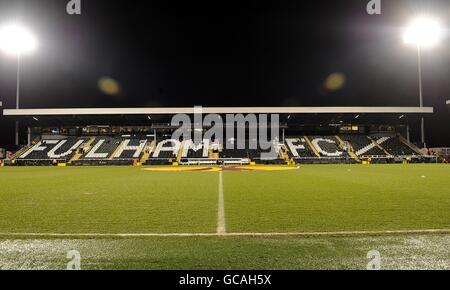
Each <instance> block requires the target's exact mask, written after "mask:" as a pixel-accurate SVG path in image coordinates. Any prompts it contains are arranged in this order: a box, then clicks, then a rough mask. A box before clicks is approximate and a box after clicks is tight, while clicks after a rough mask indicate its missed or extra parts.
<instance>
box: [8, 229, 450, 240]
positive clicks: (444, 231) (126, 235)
mask: <svg viewBox="0 0 450 290" xmlns="http://www.w3.org/2000/svg"><path fill="white" fill-rule="evenodd" d="M405 234H450V229H424V230H391V231H340V232H290V233H289V232H287V233H222V234H219V233H122V234H111V233H72V234H70V233H66V234H63V233H0V238H2V237H53V238H68V237H86V238H88V237H92V238H95V237H111V238H132V237H218V236H227V237H228V236H229V237H241V236H242V237H245V236H248V237H259V236H262V237H265V236H267V237H270V236H299V237H320V236H378V235H405Z"/></svg>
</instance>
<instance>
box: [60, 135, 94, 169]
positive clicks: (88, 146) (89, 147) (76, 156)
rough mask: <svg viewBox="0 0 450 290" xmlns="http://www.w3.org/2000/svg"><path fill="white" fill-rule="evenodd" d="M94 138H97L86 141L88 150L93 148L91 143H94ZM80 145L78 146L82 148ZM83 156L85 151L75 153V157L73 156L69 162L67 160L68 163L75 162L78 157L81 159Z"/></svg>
mask: <svg viewBox="0 0 450 290" xmlns="http://www.w3.org/2000/svg"><path fill="white" fill-rule="evenodd" d="M94 140H95V138H90V139H89V140H88V141H87V142H86V143H85V145H84V146H85V148H86V149H87V150H86V151H89V150H91V145H92V143H94ZM81 145H82V146H83V144H81ZM80 147H81V146H80ZM80 147H78V148H80ZM81 156H83V153H79V152H77V153H75V155H73V157H72V158H70V160H69V162H67V163H69V164H70V163H72V162H75V161H77V160H78V159H80V158H81Z"/></svg>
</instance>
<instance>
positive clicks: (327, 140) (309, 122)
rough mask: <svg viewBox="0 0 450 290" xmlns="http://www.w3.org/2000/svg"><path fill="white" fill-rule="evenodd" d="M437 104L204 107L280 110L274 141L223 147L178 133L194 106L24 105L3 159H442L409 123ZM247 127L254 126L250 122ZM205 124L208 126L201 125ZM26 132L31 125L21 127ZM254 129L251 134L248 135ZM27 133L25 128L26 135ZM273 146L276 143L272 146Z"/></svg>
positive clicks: (11, 113)
mask: <svg viewBox="0 0 450 290" xmlns="http://www.w3.org/2000/svg"><path fill="white" fill-rule="evenodd" d="M432 112H433V109H432V108H412V107H381V108H380V107H333V108H330V107H318V108H311V107H287V108H286V107H285V108H204V109H203V113H205V114H208V113H214V114H219V115H221V116H224V115H225V114H244V115H245V114H251V113H255V114H260V113H267V114H279V116H280V137H279V138H277V139H273V140H271V142H270V146H271V147H272V149H273V150H274V151H275V152H276V155H277V156H276V157H275V158H270V159H268V158H262V157H261V153H262V152H264V151H267V149H266V150H263V149H262V148H260V147H257V148H253V147H251V146H249V144H250V141H251V140H248V139H247V140H246V142H245V143H246V146H245V148H244V149H238V148H229V147H228V146H227V147H226V148H225V146H224V144H225V143H230V144H233V142H234V140H232V138H229V139H226V140H220V139H217V138H214V137H212V138H209V139H203V140H202V141H201V142H199V143H197V144H196V143H195V142H194V141H193V140H191V139H182V138H179V139H172V137H171V136H172V133H173V132H174V130H176V129H178V127H176V126H171V118H172V117H173V116H174V115H175V114H179V113H183V114H188V115H192V114H193V113H194V108H133V109H130V108H127V109H22V110H4V115H5V116H7V117H10V118H12V119H14V120H17V121H19V122H20V123H21V125H22V128H23V129H25V128H26V132H27V134H26V140H27V141H26V142H24V143H27V144H26V145H24V146H23V147H22V148H20V150H18V151H17V152H11V153H10V154H9V156H8V158H7V160H5V162H4V164H5V165H11V166H29V165H60V166H82V165H172V164H177V165H244V164H328V163H336V164H351V163H402V162H436V158H435V157H434V156H429V155H428V154H427V153H426V152H424V151H423V150H421V149H419V148H418V147H417V146H416V145H414V144H413V142H411V140H410V124H411V123H414V122H415V120H417V119H418V118H420V117H421V116H423V115H426V114H431V113H432ZM247 129H248V128H247ZM202 130H203V131H206V130H208V128H207V127H203V129H202ZM23 131H24V132H25V130H23ZM246 136H248V135H246ZM23 137H24V138H23V139H24V140H25V134H23ZM269 150H270V149H269Z"/></svg>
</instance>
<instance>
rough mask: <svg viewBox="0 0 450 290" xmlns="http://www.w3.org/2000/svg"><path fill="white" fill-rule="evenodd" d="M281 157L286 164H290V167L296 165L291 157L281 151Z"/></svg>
mask: <svg viewBox="0 0 450 290" xmlns="http://www.w3.org/2000/svg"><path fill="white" fill-rule="evenodd" d="M280 157H281V158H283V159H284V161H285V162H286V164H288V165H293V164H295V162H294V161H293V160H292V159H291V158H290V157H289V154H287V153H286V152H284V151H280Z"/></svg>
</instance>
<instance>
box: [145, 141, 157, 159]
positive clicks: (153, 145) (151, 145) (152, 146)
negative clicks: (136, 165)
mask: <svg viewBox="0 0 450 290" xmlns="http://www.w3.org/2000/svg"><path fill="white" fill-rule="evenodd" d="M149 147H150V148H148V149H149V150H148V153H146V152H145V151H147V150H146V149H147V148H145V149H144V154H143V155H142V157H141V164H145V162H147V160H148V159H149V158H150V155H151V154H152V152H153V149H154V148H155V147H156V142H155V141H154V140H153V141H152V143H151V144H150V146H149Z"/></svg>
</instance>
